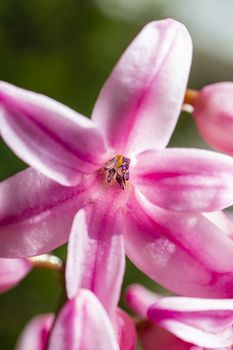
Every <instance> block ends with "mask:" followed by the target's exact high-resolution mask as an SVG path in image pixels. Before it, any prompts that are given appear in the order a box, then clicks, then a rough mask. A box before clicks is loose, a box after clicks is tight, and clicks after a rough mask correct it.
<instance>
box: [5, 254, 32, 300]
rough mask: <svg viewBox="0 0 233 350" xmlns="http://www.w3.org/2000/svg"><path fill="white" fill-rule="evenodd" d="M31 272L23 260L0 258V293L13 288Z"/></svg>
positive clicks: (27, 263) (29, 266)
mask: <svg viewBox="0 0 233 350" xmlns="http://www.w3.org/2000/svg"><path fill="white" fill-rule="evenodd" d="M30 270H31V264H30V263H29V262H28V261H27V260H25V259H1V258H0V293H3V292H5V291H6V290H8V289H11V288H13V287H14V286H15V285H16V284H18V283H19V282H20V281H21V280H22V279H23V278H24V277H25V276H26V275H27V274H28V272H29V271H30Z"/></svg>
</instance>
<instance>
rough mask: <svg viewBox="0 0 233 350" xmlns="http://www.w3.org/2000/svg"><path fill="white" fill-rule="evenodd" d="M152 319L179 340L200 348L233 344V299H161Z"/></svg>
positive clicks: (150, 311) (149, 314)
mask: <svg viewBox="0 0 233 350" xmlns="http://www.w3.org/2000/svg"><path fill="white" fill-rule="evenodd" d="M148 317H149V319H150V320H152V321H153V322H155V323H157V324H158V325H160V326H162V327H163V328H165V329H167V330H168V331H169V332H171V333H173V334H175V335H176V336H178V337H179V338H181V339H183V340H185V341H188V342H190V343H193V344H195V345H198V346H203V347H207V348H218V347H224V346H230V345H232V344H233V299H223V300H215V299H194V298H182V297H167V298H161V299H159V300H157V301H156V303H155V304H154V305H153V306H151V307H150V309H149V310H148Z"/></svg>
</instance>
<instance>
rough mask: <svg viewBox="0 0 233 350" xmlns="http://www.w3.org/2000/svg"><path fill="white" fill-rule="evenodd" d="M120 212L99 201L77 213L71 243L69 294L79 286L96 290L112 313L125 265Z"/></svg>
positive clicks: (71, 295) (68, 260)
mask: <svg viewBox="0 0 233 350" xmlns="http://www.w3.org/2000/svg"><path fill="white" fill-rule="evenodd" d="M118 221H119V219H118V217H117V214H115V213H113V212H111V206H110V203H109V201H108V200H107V199H106V203H101V200H99V201H98V203H97V204H96V205H92V204H90V205H89V206H87V207H85V208H84V209H81V210H80V211H79V212H78V214H77V215H76V217H75V219H74V222H73V226H72V231H71V235H70V239H69V244H68V258H67V269H66V285H67V293H68V296H69V298H73V297H74V296H75V295H76V294H77V292H78V290H79V288H86V289H90V290H91V291H92V292H94V293H95V294H96V295H97V297H98V298H99V299H100V301H101V302H102V303H103V305H104V306H105V308H106V310H107V311H108V312H109V313H111V312H112V310H113V308H115V306H116V305H117V303H118V300H119V295H120V290H121V283H122V279H123V274H124V267H125V254H124V243H123V237H122V235H121V234H120V233H121V232H120V230H122V229H121V228H120V225H118Z"/></svg>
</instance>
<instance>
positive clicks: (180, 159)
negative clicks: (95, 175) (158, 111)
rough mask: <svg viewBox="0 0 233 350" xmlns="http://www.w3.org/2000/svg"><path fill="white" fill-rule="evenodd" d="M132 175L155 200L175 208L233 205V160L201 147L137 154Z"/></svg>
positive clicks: (196, 208) (145, 192)
mask: <svg viewBox="0 0 233 350" xmlns="http://www.w3.org/2000/svg"><path fill="white" fill-rule="evenodd" d="M131 174H132V175H131V177H132V176H133V181H134V182H135V183H136V186H137V187H138V189H139V190H140V191H141V192H142V193H143V194H144V195H145V196H146V197H147V198H148V199H149V201H151V202H152V203H154V204H156V205H158V206H160V207H162V208H165V209H168V210H174V211H215V210H219V209H222V208H224V207H227V206H230V205H232V204H233V160H232V158H231V157H229V156H226V155H223V154H219V153H215V152H211V151H205V150H198V149H188V148H187V149H185V148H167V149H166V150H162V151H154V150H150V151H146V152H144V153H142V154H140V155H139V156H138V157H137V165H136V166H135V168H134V169H133V171H131Z"/></svg>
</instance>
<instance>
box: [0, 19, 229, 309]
mask: <svg viewBox="0 0 233 350" xmlns="http://www.w3.org/2000/svg"><path fill="white" fill-rule="evenodd" d="M191 51H192V44H191V39H190V37H189V34H188V32H187V30H186V29H185V27H184V26H183V25H182V24H180V23H178V22H176V21H173V20H170V19H168V20H163V21H158V22H152V23H149V24H148V25H147V26H145V28H143V30H142V31H141V32H140V33H139V35H138V36H137V37H136V38H135V40H134V41H133V42H132V43H131V44H130V46H129V48H128V49H127V50H126V52H125V53H124V54H123V56H122V57H121V58H120V60H119V62H118V63H117V65H116V67H115V68H114V69H113V72H112V73H111V75H110V77H109V79H108V80H107V82H106V83H105V85H104V87H103V89H102V90H101V92H100V95H99V97H98V100H97V102H96V104H95V107H94V110H93V113H92V121H91V120H89V119H86V118H84V117H83V116H81V115H79V114H78V113H76V112H74V111H72V110H71V109H69V108H68V107H65V106H63V105H61V104H60V103H58V102H55V101H53V100H51V99H49V98H47V97H45V96H42V95H38V94H36V93H33V92H28V91H26V90H23V89H20V88H17V87H14V86H12V85H9V84H6V83H1V84H0V105H1V112H0V128H1V129H0V131H1V136H2V138H3V139H4V140H5V142H6V143H7V144H8V145H9V147H11V148H12V149H13V151H14V152H15V153H16V154H17V155H18V156H19V157H21V158H22V159H23V160H24V161H25V162H27V163H28V164H30V165H31V166H33V167H34V168H35V169H36V170H32V169H28V170H26V171H24V172H21V173H19V174H18V175H16V176H14V177H12V178H10V179H8V180H6V181H3V182H2V183H1V185H0V198H1V200H0V256H3V257H25V256H32V255H38V254H42V253H44V252H48V251H50V250H51V249H53V248H55V247H57V246H59V245H61V244H63V243H64V242H66V241H67V240H68V237H69V233H70V232H71V235H70V240H69V247H68V249H69V252H68V253H69V254H68V261H67V271H66V280H67V291H68V295H69V297H70V298H73V297H74V296H75V295H76V294H77V291H78V290H79V288H87V289H90V290H92V291H93V292H94V293H95V294H96V295H97V296H98V298H99V299H100V300H101V302H102V303H103V304H104V306H105V308H106V310H107V311H108V312H111V311H112V310H114V308H115V306H116V304H117V302H118V299H119V293H120V288H121V283H122V278H123V274H124V266H125V249H126V253H127V254H128V256H129V258H130V259H131V260H132V261H133V262H134V263H135V265H136V266H137V267H138V268H139V269H141V270H142V271H143V272H145V273H146V274H147V275H149V276H150V277H151V278H153V279H154V280H156V281H157V282H158V283H161V284H162V285H164V286H165V287H167V288H170V289H172V290H173V291H175V292H177V293H180V294H186V295H189V296H204V297H207V296H212V297H216V298H220V297H233V272H232V271H233V242H232V241H231V239H230V237H228V236H227V235H225V234H224V233H223V232H222V231H221V230H220V229H219V228H218V227H217V226H216V225H215V224H213V223H212V222H210V221H209V220H208V219H206V218H205V217H204V216H202V215H201V212H202V211H205V212H206V211H213V210H219V209H222V208H224V207H227V206H229V205H231V204H232V203H233V195H232V192H233V160H232V158H230V157H228V156H224V155H220V154H217V153H214V152H209V151H202V150H197V149H196V150H195V149H164V147H165V146H166V145H167V143H168V141H169V139H170V137H171V134H172V132H173V129H174V127H175V125H176V122H177V119H178V116H179V113H180V109H181V106H182V103H183V98H184V92H185V89H186V83H187V79H188V74H189V68H190V63H191V54H192V52H191ZM73 219H74V220H73Z"/></svg>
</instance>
